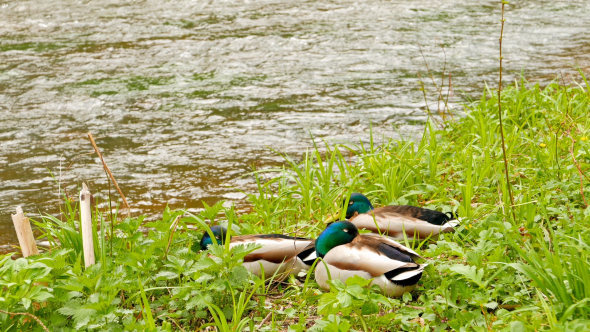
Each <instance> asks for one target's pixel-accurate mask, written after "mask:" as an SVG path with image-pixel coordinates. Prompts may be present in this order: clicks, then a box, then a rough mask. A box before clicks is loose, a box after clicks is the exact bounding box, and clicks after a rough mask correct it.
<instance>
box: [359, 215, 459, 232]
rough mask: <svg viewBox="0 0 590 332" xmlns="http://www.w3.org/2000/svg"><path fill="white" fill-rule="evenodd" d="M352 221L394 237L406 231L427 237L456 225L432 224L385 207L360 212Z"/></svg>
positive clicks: (450, 229) (448, 230) (451, 229)
mask: <svg viewBox="0 0 590 332" xmlns="http://www.w3.org/2000/svg"><path fill="white" fill-rule="evenodd" d="M351 222H352V223H353V224H355V226H356V227H357V228H359V229H363V228H364V229H368V230H370V231H372V232H374V233H382V234H386V235H389V236H393V237H399V236H401V235H403V232H404V231H405V233H406V235H407V236H408V238H412V237H414V236H415V235H417V236H418V237H419V238H425V237H428V236H430V235H436V234H439V233H442V232H450V231H453V226H455V224H454V223H446V224H444V225H435V224H431V223H429V222H427V221H424V220H421V219H418V218H414V217H409V216H404V215H401V214H399V213H396V212H391V211H389V210H388V209H385V208H379V209H376V210H373V211H371V212H369V213H363V214H360V215H358V216H356V217H355V218H354V219H352V220H351Z"/></svg>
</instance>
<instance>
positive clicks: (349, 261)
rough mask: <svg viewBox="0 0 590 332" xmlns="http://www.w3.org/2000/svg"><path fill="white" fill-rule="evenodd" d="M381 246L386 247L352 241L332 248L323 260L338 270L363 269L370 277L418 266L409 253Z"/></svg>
mask: <svg viewBox="0 0 590 332" xmlns="http://www.w3.org/2000/svg"><path fill="white" fill-rule="evenodd" d="M382 246H385V247H387V248H382V247H379V246H377V247H374V246H367V245H364V244H362V243H361V242H357V241H354V242H351V243H348V244H345V245H341V246H337V247H335V248H333V249H332V250H330V251H329V252H328V254H327V255H326V256H325V257H324V260H325V261H326V263H328V264H330V265H333V266H334V267H336V268H338V269H340V270H349V271H365V272H367V273H369V274H370V275H371V276H372V277H378V276H380V275H383V274H390V273H391V272H392V271H396V270H401V271H408V270H411V269H417V268H419V265H418V264H416V263H414V261H413V260H412V258H411V257H410V256H409V255H407V254H405V253H403V252H401V251H397V250H396V249H395V248H393V247H389V246H387V245H385V244H382ZM320 264H321V263H320Z"/></svg>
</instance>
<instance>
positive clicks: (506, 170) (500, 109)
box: [498, 0, 516, 221]
mask: <svg viewBox="0 0 590 332" xmlns="http://www.w3.org/2000/svg"><path fill="white" fill-rule="evenodd" d="M505 4H506V2H505V1H504V0H502V21H501V22H502V28H501V30H500V81H499V83H498V116H499V119H500V137H502V154H503V156H504V172H505V174H506V187H507V188H508V195H509V196H510V204H511V205H510V211H511V212H512V218H513V219H514V221H516V214H515V213H514V209H513V206H514V196H512V189H511V187H510V173H508V160H507V158H506V143H505V141H504V126H503V125H502V37H503V35H504V21H505V20H504V5H505Z"/></svg>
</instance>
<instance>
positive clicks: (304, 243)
mask: <svg viewBox="0 0 590 332" xmlns="http://www.w3.org/2000/svg"><path fill="white" fill-rule="evenodd" d="M211 232H212V233H213V235H214V236H215V241H216V242H217V243H218V244H224V243H225V239H226V236H227V229H225V228H224V227H221V226H213V227H211ZM252 243H253V244H258V245H261V246H262V247H261V248H259V249H256V250H254V251H252V252H251V253H249V254H248V255H246V257H244V263H243V265H244V267H246V269H248V270H250V271H251V272H252V273H253V274H255V275H257V276H258V277H262V274H263V270H264V276H265V278H266V279H269V278H272V277H273V276H274V277H275V278H276V279H281V278H283V277H286V276H287V275H289V274H293V275H295V276H298V275H299V273H301V272H306V271H307V270H309V268H310V266H311V265H312V264H313V262H314V258H307V257H308V256H310V254H312V253H314V252H315V248H314V241H313V240H311V239H306V238H301V237H292V236H287V235H281V234H254V235H241V236H233V237H231V238H230V244H229V246H230V248H232V247H234V246H237V245H247V244H252ZM211 244H213V239H212V238H211V236H210V235H209V233H207V232H205V234H203V237H202V238H201V241H200V243H199V245H198V246H197V245H196V243H195V245H193V247H192V250H193V251H195V252H197V251H199V249H200V250H207V247H208V246H209V245H211ZM310 259H311V260H310ZM275 275H276V276H275Z"/></svg>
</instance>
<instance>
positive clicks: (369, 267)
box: [315, 221, 426, 296]
mask: <svg viewBox="0 0 590 332" xmlns="http://www.w3.org/2000/svg"><path fill="white" fill-rule="evenodd" d="M315 250H316V254H317V255H318V256H319V257H321V258H323V263H322V262H318V263H317V268H316V271H315V280H316V281H317V283H318V284H319V285H320V287H322V288H324V289H329V287H328V284H327V280H328V273H327V269H329V271H330V276H331V277H332V279H340V280H342V281H343V282H344V281H346V279H348V278H350V277H352V276H355V275H356V276H360V277H363V278H365V279H373V281H372V282H371V284H372V285H378V286H379V287H380V288H381V289H382V290H383V292H385V293H386V294H387V295H389V296H401V295H403V294H404V293H405V292H410V291H412V290H413V289H414V288H415V287H416V284H417V283H418V281H420V278H421V277H422V271H424V267H425V266H426V264H423V265H420V264H417V263H416V262H414V260H413V258H416V257H420V256H419V255H418V254H417V253H415V252H414V251H412V250H411V249H409V248H406V247H404V246H402V245H401V244H399V243H397V242H395V241H393V240H391V239H388V238H386V237H382V236H379V235H376V234H372V233H367V234H359V231H358V229H357V228H356V226H355V225H354V224H353V223H351V222H349V221H338V222H335V223H332V224H330V225H329V226H328V227H327V228H326V229H325V230H324V231H323V232H322V233H321V234H320V236H319V237H318V238H317V240H316V241H315ZM324 263H325V264H324ZM326 266H327V269H326Z"/></svg>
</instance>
